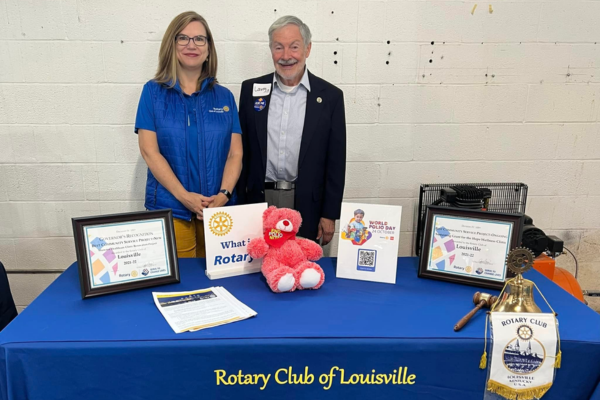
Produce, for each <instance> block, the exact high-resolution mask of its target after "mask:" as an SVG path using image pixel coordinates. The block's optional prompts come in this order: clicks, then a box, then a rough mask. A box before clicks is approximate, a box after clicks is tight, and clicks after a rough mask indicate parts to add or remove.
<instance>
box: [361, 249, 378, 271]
mask: <svg viewBox="0 0 600 400" xmlns="http://www.w3.org/2000/svg"><path fill="white" fill-rule="evenodd" d="M376 258H377V251H376V250H358V265H357V267H358V269H359V270H363V271H373V270H375V264H376Z"/></svg>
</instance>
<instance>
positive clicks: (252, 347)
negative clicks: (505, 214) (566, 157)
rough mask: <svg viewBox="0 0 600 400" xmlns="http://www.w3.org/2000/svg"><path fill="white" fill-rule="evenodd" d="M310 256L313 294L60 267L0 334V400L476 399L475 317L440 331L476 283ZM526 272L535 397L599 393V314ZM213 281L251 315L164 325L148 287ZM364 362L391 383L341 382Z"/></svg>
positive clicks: (192, 277)
mask: <svg viewBox="0 0 600 400" xmlns="http://www.w3.org/2000/svg"><path fill="white" fill-rule="evenodd" d="M319 264H320V265H321V266H322V268H323V270H324V271H325V274H326V276H327V280H326V282H325V285H324V286H323V287H322V288H321V289H320V290H317V291H299V292H293V293H285V294H274V293H271V292H270V291H269V289H268V287H267V285H266V283H265V280H264V278H263V277H262V275H260V274H253V275H246V276H239V277H233V278H226V279H221V280H216V281H209V280H208V279H207V278H206V276H205V273H204V271H205V264H204V260H203V259H181V260H180V271H181V283H179V284H173V285H167V286H161V287H154V288H148V289H141V290H136V291H131V292H123V293H118V294H114V295H108V296H102V297H97V298H92V299H87V300H81V298H80V292H79V281H78V279H79V278H78V275H77V266H76V265H75V264H74V265H72V266H71V267H70V268H68V269H67V270H66V271H65V272H64V273H63V274H62V275H61V276H60V277H59V278H58V279H57V280H56V281H55V282H54V283H52V285H50V287H48V289H46V291H44V293H42V294H41V295H40V296H39V297H38V298H37V299H36V300H35V301H34V302H33V303H32V304H31V305H30V306H29V307H27V309H25V310H24V311H23V313H22V314H21V315H19V317H18V318H17V319H16V320H14V321H13V322H12V323H11V324H10V325H9V326H8V327H7V328H6V329H5V330H4V331H3V332H1V333H0V399H6V400H9V399H10V400H17V399H18V400H21V399H29V400H37V399H40V400H41V399H43V400H54V399H56V400H58V399H61V400H64V399H82V398H85V399H86V400H94V399H190V398H204V399H253V398H261V399H271V398H272V399H275V398H277V399H306V398H311V399H320V398H332V399H335V398H343V399H357V398H365V397H367V396H368V397H367V398H373V399H380V398H394V399H419V400H427V399H436V400H439V399H444V400H453V399H460V400H469V399H482V398H483V391H484V384H485V380H486V371H483V370H480V369H479V368H478V366H479V359H480V357H481V354H482V350H483V335H484V321H485V315H484V313H480V314H478V315H477V316H476V317H475V318H474V319H473V320H471V322H470V323H469V324H468V325H467V326H466V327H465V328H463V330H462V331H460V332H459V333H455V332H454V331H453V329H452V328H453V326H454V324H455V323H456V321H458V319H460V317H462V316H463V315H464V314H465V313H466V312H467V311H468V310H470V309H471V307H472V304H471V298H472V296H473V293H474V292H475V291H476V290H478V289H477V288H474V287H469V286H463V285H457V284H451V283H447V282H440V281H434V280H427V279H419V278H417V272H416V271H417V264H418V259H416V258H400V259H399V260H398V277H397V284H396V285H389V284H380V283H372V282H362V281H353V280H344V279H336V278H335V267H336V259H328V258H326V259H322V260H320V261H319ZM526 276H527V277H528V278H529V279H532V280H534V281H535V282H536V283H537V284H538V286H539V287H540V289H541V290H542V292H543V293H544V295H545V296H546V298H547V299H548V301H549V302H550V303H551V305H552V307H553V308H554V309H555V310H556V311H557V312H558V314H559V321H560V333H561V338H562V351H563V361H562V368H561V369H560V370H558V372H557V374H556V379H555V383H554V386H553V387H552V389H551V390H550V391H549V392H548V394H547V395H546V396H544V399H548V400H552V399H561V400H564V399H569V400H577V399H589V398H594V399H600V388H599V382H600V315H598V314H596V313H595V312H594V311H593V310H591V309H589V308H588V307H586V306H585V305H583V304H581V303H580V302H578V301H577V300H576V299H575V298H573V297H572V296H571V295H569V294H568V293H566V292H564V291H563V290H562V289H560V288H558V287H557V286H556V285H554V283H552V282H550V281H549V280H547V279H546V278H545V277H543V276H542V275H541V274H539V273H537V272H536V271H530V272H528V273H527V274H526ZM218 285H222V286H224V287H225V288H227V290H229V291H230V292H231V293H232V294H233V295H234V296H236V297H237V298H238V299H239V300H240V301H242V302H244V303H245V304H247V305H248V306H250V307H251V308H253V309H254V310H255V311H256V312H257V313H258V315H257V316H256V317H255V318H252V319H249V320H245V321H240V322H236V323H233V324H229V325H224V326H220V327H215V328H211V329H207V330H203V331H198V332H188V333H183V334H175V333H174V332H173V331H172V330H171V328H170V327H169V325H168V324H167V322H166V321H165V320H164V318H163V317H162V316H161V315H160V313H159V311H158V310H157V308H156V306H155V305H154V303H153V300H152V296H151V292H152V291H183V290H191V289H200V288H206V287H210V286H218ZM494 294H497V292H494ZM537 303H538V305H540V306H541V307H542V309H543V310H546V306H545V305H542V304H543V301H542V300H541V299H540V298H539V296H538V297H537ZM290 368H291V370H290ZM342 369H343V373H344V377H343V380H342V376H341V375H342ZM398 370H400V379H398V378H397V376H398ZM240 371H241V372H240ZM278 371H279V372H278ZM373 371H375V374H379V373H381V374H390V376H391V379H392V381H390V382H389V383H388V384H379V385H377V384H366V383H365V381H363V383H364V384H360V382H359V383H358V384H352V381H353V379H355V378H352V374H363V379H367V378H365V376H367V375H370V374H372V373H373ZM394 371H396V372H395V375H394ZM277 372H278V373H277ZM290 372H291V373H290ZM240 374H241V379H240V378H239V375H240ZM260 374H263V375H264V376H263V377H261V376H260ZM268 374H271V375H270V377H269V380H268V381H267V383H266V385H265V383H264V380H265V379H266V376H267V375H268ZM276 374H277V380H278V381H279V382H277V380H276V376H275V375H276ZM330 374H331V376H332V377H333V378H331V380H330V378H329V376H330ZM311 375H312V381H311ZM411 375H414V376H413V377H412V379H411ZM234 376H235V378H234ZM218 377H219V378H220V380H219V379H218ZM320 379H323V382H325V383H320V382H319V380H320ZM388 379H389V378H388ZM398 380H399V382H397V381H398ZM240 381H241V382H240ZM294 382H296V383H294ZM342 382H344V383H342ZM393 382H396V383H393ZM411 382H412V384H410V383H411ZM217 383H218V384H217ZM224 383H232V384H231V385H226V384H224ZM233 383H235V384H233ZM240 383H241V384H240ZM327 386H329V387H327Z"/></svg>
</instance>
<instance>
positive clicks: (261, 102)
mask: <svg viewBox="0 0 600 400" xmlns="http://www.w3.org/2000/svg"><path fill="white" fill-rule="evenodd" d="M266 106H267V102H266V101H265V99H263V98H262V97H259V98H258V99H256V100H255V101H254V109H255V110H256V111H262V110H263V109H264V108H265V107H266Z"/></svg>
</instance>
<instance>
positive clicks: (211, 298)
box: [152, 286, 256, 333]
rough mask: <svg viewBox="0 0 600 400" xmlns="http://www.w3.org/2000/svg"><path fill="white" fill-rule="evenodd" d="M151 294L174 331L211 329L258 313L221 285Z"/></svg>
mask: <svg viewBox="0 0 600 400" xmlns="http://www.w3.org/2000/svg"><path fill="white" fill-rule="evenodd" d="M152 297H153V298H154V304H156V307H158V310H159V311H160V313H161V314H162V315H163V317H165V319H166V320H167V322H168V323H169V325H170V326H171V328H172V329H173V331H175V333H182V332H186V331H197V330H200V329H206V328H212V327H214V326H218V325H224V324H228V323H231V322H235V321H240V320H243V319H247V318H250V317H253V316H255V315H256V312H255V311H254V310H252V309H251V308H250V307H248V306H246V305H245V304H244V303H242V302H240V301H239V300H238V299H236V298H235V297H234V296H233V295H232V294H231V293H229V291H227V289H225V288H224V287H221V286H218V287H210V288H208V289H200V290H194V291H189V292H168V293H159V292H153V293H152Z"/></svg>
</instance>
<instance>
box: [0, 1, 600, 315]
mask: <svg viewBox="0 0 600 400" xmlns="http://www.w3.org/2000/svg"><path fill="white" fill-rule="evenodd" d="M475 5H476V3H475V2H474V1H466V2H456V1H452V0H435V1H431V0H417V1H408V0H364V1H362V0H361V1H326V0H322V1H313V0H307V1H298V0H295V1H292V0H285V1H279V0H278V1H275V0H270V1H261V2H244V1H241V0H235V1H227V2H223V1H217V0H200V1H198V0H194V1H192V0H185V1H179V2H177V3H176V4H172V3H170V2H166V1H164V0H150V1H141V0H135V1H127V2H123V1H119V0H106V1H102V2H100V1H94V0H63V1H61V2H56V1H49V0H47V1H41V0H0V10H2V11H1V12H0V259H1V260H2V261H3V262H4V263H5V265H6V266H7V267H8V268H9V269H10V270H17V269H18V270H53V269H63V268H65V267H67V266H68V265H69V264H70V263H71V262H73V261H74V260H75V254H74V249H73V243H72V242H73V239H72V232H71V218H73V217H77V216H85V215H95V214H109V213H118V212H127V211H134V210H140V209H142V208H143V195H144V184H145V176H146V169H145V164H144V162H143V160H142V159H141V157H140V155H139V150H138V144H137V137H136V136H135V135H134V134H133V122H134V119H135V112H136V108H137V103H138V100H139V95H140V92H141V89H142V85H143V83H145V82H146V81H147V80H148V79H150V78H151V77H152V75H153V74H154V72H155V69H156V60H157V57H158V49H159V46H160V40H161V38H162V35H163V33H164V31H165V29H166V27H167V25H168V23H169V22H170V20H171V18H172V17H174V16H175V15H176V14H177V13H179V12H181V11H185V10H189V9H194V10H196V11H198V12H200V13H201V14H203V15H204V16H205V17H206V18H207V20H208V21H209V23H210V25H211V29H212V32H213V34H214V36H215V38H216V41H217V49H218V52H219V65H220V66H219V80H220V82H221V83H222V84H223V85H224V86H226V87H228V88H229V89H230V90H232V92H233V93H234V95H235V96H236V97H237V96H238V95H239V90H240V83H241V82H242V81H243V80H244V79H248V78H251V77H255V76H258V75H263V74H266V73H268V72H271V71H272V64H271V59H270V54H269V50H268V47H267V36H266V31H267V28H268V27H269V25H270V24H271V22H272V21H274V20H275V19H276V18H277V17H279V16H282V15H286V14H296V15H298V16H300V17H301V18H303V19H304V20H305V22H307V23H308V24H309V26H310V27H311V30H312V32H313V42H314V43H313V49H312V53H311V56H310V58H309V60H308V65H309V68H310V69H311V71H312V72H313V73H315V74H317V75H319V76H321V77H323V78H325V79H327V80H328V81H330V82H332V83H334V84H336V85H338V86H339V87H340V88H341V89H342V90H343V91H344V96H345V101H346V120H347V123H348V152H347V154H348V165H347V179H346V181H347V183H346V191H345V197H346V198H347V199H352V201H355V202H356V201H359V202H368V203H380V204H397V205H402V206H403V216H402V231H403V233H402V237H401V239H402V240H401V244H400V251H399V254H401V255H410V254H412V248H413V240H414V230H415V207H416V203H417V196H418V187H419V185H420V184H421V183H438V182H472V181H498V182H506V181H518V182H524V183H526V184H528V185H529V200H528V212H529V213H530V214H531V215H532V217H533V218H534V220H535V222H536V224H538V226H540V227H541V228H543V229H546V230H547V231H548V233H550V234H555V235H557V236H559V237H562V238H563V239H564V240H565V241H566V243H567V245H568V246H569V247H570V248H571V249H572V250H573V251H575V252H576V254H577V255H579V257H580V271H579V273H580V282H581V284H582V286H583V287H584V288H588V289H593V288H600V278H599V275H600V267H599V266H598V265H599V263H600V256H598V254H600V247H599V245H598V243H600V239H599V238H600V212H598V211H597V204H598V203H599V202H600V184H599V180H598V176H600V145H599V143H600V142H599V138H600V44H599V43H598V41H600V24H598V23H597V16H598V15H600V1H597V0H596V1H585V0H519V1H514V2H499V3H496V4H492V5H491V6H492V7H491V9H490V8H489V4H483V3H482V4H477V7H475V8H474V6H475ZM336 249H337V241H334V242H333V243H332V245H331V246H329V254H332V255H335V251H336ZM50 253H52V254H56V255H57V256H54V257H50V256H48V254H50ZM558 263H559V265H561V266H564V267H566V268H568V269H569V270H573V268H574V263H573V262H572V260H571V259H570V256H562V257H559V259H558ZM55 277H56V275H55V274H36V275H27V274H10V280H11V283H12V285H13V292H14V293H15V299H16V301H17V305H18V306H19V309H20V310H21V309H22V308H23V307H25V306H27V304H29V302H30V301H31V300H32V299H34V298H35V297H36V296H37V295H38V294H39V293H40V292H41V291H42V290H43V288H45V287H46V286H47V285H48V284H49V283H50V282H51V281H52V280H53V279H54V278H55ZM595 307H597V308H600V304H598V303H595Z"/></svg>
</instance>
